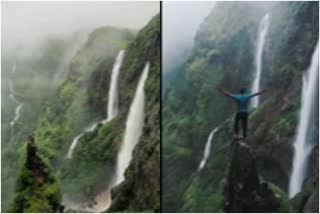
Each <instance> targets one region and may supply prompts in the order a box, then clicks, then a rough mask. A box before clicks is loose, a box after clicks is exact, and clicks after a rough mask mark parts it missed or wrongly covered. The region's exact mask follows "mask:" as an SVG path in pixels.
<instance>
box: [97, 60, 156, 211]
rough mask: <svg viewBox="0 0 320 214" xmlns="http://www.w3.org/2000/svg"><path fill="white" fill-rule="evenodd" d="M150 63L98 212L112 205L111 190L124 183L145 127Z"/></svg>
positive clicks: (132, 108)
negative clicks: (146, 93)
mask: <svg viewBox="0 0 320 214" xmlns="http://www.w3.org/2000/svg"><path fill="white" fill-rule="evenodd" d="M149 66H150V65H149V62H147V63H146V65H145V67H144V69H143V72H142V75H141V77H140V80H139V83H138V86H137V89H136V93H135V96H134V98H133V101H132V103H131V106H130V110H129V115H128V118H127V122H126V129H125V135H124V139H123V141H122V144H121V147H120V151H119V153H118V157H117V165H116V172H115V175H114V177H113V179H112V181H111V184H110V185H109V187H108V189H107V190H105V191H103V192H101V193H100V194H99V195H98V196H97V197H96V198H95V202H96V205H95V207H94V209H95V211H96V212H102V211H105V210H106V209H108V208H109V207H110V205H111V201H112V198H111V189H112V188H113V187H115V186H117V185H118V184H120V183H121V182H122V181H124V173H125V170H126V169H127V168H128V166H129V164H130V161H131V159H132V152H133V149H134V147H135V145H136V144H137V143H138V141H139V138H140V136H141V134H142V129H143V126H144V105H145V104H144V103H145V94H144V85H145V81H146V80H147V78H148V73H149Z"/></svg>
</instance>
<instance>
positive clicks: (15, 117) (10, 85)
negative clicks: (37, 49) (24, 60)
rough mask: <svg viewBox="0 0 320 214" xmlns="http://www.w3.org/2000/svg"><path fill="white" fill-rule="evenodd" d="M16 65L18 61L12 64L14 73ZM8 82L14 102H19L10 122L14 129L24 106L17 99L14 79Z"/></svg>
mask: <svg viewBox="0 0 320 214" xmlns="http://www.w3.org/2000/svg"><path fill="white" fill-rule="evenodd" d="M16 67H17V65H16V63H14V64H13V66H12V71H11V73H12V74H13V73H15V72H16ZM8 84H9V92H10V95H9V97H10V99H11V100H12V101H13V102H15V103H16V104H17V107H16V109H15V114H14V117H13V119H12V121H11V122H10V126H11V127H12V129H13V127H14V125H15V124H16V122H17V121H18V119H19V118H20V111H21V108H22V103H21V102H19V101H18V100H17V98H16V97H15V96H14V94H15V91H14V87H13V84H12V81H11V80H10V79H9V81H8Z"/></svg>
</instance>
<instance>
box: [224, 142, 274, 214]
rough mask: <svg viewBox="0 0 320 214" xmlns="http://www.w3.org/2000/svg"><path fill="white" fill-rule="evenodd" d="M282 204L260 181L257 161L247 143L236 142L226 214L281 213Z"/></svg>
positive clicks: (228, 185) (227, 191)
mask: <svg viewBox="0 0 320 214" xmlns="http://www.w3.org/2000/svg"><path fill="white" fill-rule="evenodd" d="M279 209H280V203H279V201H278V199H277V198H276V197H275V196H274V193H273V192H272V190H271V189H270V188H269V187H268V183H266V182H263V181H261V180H260V178H259V175H258V172H257V169H256V160H255V157H254V154H253V153H252V151H251V149H250V146H249V145H248V144H247V143H246V142H245V141H235V142H234V145H233V153H232V159H231V165H230V169H229V175H228V183H227V186H226V197H225V211H226V212H240V213H242V212H243V213H247V212H279Z"/></svg>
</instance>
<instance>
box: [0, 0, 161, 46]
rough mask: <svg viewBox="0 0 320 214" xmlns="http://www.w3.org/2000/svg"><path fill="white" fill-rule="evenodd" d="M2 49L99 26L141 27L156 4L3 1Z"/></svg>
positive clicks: (148, 18)
mask: <svg viewBox="0 0 320 214" xmlns="http://www.w3.org/2000/svg"><path fill="white" fill-rule="evenodd" d="M1 4H2V9H1V13H2V15H1V18H2V21H1V24H2V28H1V34H2V50H3V48H5V49H12V48H16V47H17V46H26V45H28V46H30V45H31V47H32V46H34V45H35V44H37V43H38V42H39V41H40V40H41V39H42V38H43V37H44V36H46V35H48V34H51V35H60V36H61V35H62V36H64V35H68V34H70V33H73V32H76V31H84V32H90V31H92V30H94V29H95V28H97V27H101V26H118V27H125V28H130V29H134V30H138V29H140V28H142V27H143V26H144V25H146V24H147V23H148V21H149V20H150V19H151V17H153V16H154V15H156V14H157V13H158V12H159V10H160V4H159V2H102V1H101V2H2V3H1Z"/></svg>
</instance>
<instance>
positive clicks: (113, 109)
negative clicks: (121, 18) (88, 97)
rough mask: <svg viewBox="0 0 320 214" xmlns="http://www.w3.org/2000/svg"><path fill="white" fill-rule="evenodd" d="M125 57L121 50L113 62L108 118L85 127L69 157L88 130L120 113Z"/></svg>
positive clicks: (73, 143)
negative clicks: (119, 83) (120, 83)
mask: <svg viewBox="0 0 320 214" xmlns="http://www.w3.org/2000/svg"><path fill="white" fill-rule="evenodd" d="M123 57H124V50H120V51H119V53H118V55H117V57H116V60H115V63H114V64H113V68H112V72H111V80H110V86H109V98H108V112H107V113H108V116H107V119H105V120H103V121H99V122H96V123H94V124H93V125H91V126H89V127H88V128H87V129H85V131H84V132H82V133H80V134H79V135H78V136H76V137H75V138H74V139H73V141H72V143H71V146H70V148H69V151H68V154H67V159H71V158H72V154H73V150H74V149H75V148H76V146H77V144H78V142H79V140H80V138H81V137H82V136H83V135H84V134H85V133H86V132H92V131H93V130H94V129H95V128H96V127H97V125H98V124H99V123H102V124H105V123H107V122H109V121H110V120H112V119H113V118H115V117H116V116H117V114H118V76H119V71H120V68H121V64H122V61H123Z"/></svg>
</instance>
